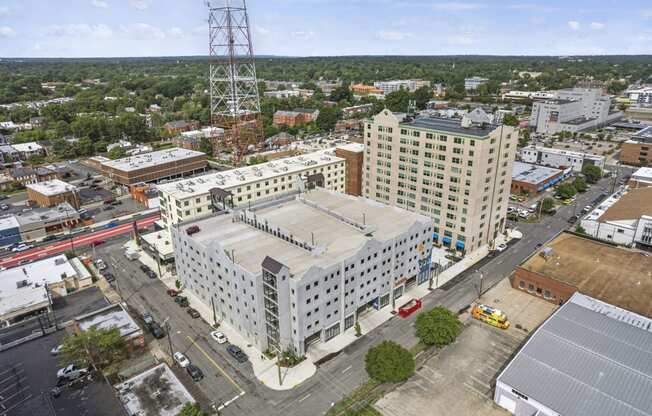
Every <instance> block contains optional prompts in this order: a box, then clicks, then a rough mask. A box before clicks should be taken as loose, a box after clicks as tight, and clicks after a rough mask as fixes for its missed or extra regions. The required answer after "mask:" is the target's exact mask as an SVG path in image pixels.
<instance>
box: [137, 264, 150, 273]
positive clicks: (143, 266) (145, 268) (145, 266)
mask: <svg viewBox="0 0 652 416" xmlns="http://www.w3.org/2000/svg"><path fill="white" fill-rule="evenodd" d="M140 270H142V271H143V272H144V273H147V272H148V271H150V270H152V269H150V268H149V267H147V265H145V264H143V265H141V266H140Z"/></svg>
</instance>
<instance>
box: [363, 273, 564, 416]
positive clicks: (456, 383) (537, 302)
mask: <svg viewBox="0 0 652 416" xmlns="http://www.w3.org/2000/svg"><path fill="white" fill-rule="evenodd" d="M480 301H481V302H483V303H486V304H488V305H491V306H494V307H497V308H500V309H501V310H503V311H504V312H505V313H506V314H507V317H508V319H509V320H510V322H511V326H510V328H509V329H507V330H501V329H497V328H494V327H492V326H490V325H488V324H485V323H483V322H480V321H477V320H475V319H472V318H470V317H469V316H468V314H465V315H464V316H463V317H462V319H463V320H466V322H467V325H466V327H465V329H464V331H463V332H462V334H461V335H460V336H459V338H458V339H457V341H456V342H455V343H454V344H452V345H450V346H448V347H446V348H444V349H443V350H441V351H440V352H439V354H438V355H436V356H434V357H432V358H430V359H429V360H427V361H426V363H425V364H424V365H422V366H421V367H419V368H417V370H416V373H415V375H414V376H413V377H411V378H410V380H408V381H407V382H406V383H405V384H403V385H401V386H400V387H398V388H397V389H396V390H394V391H392V392H391V393H389V394H388V395H386V396H385V397H383V398H382V399H380V400H379V401H378V402H377V403H376V408H377V409H378V410H379V411H380V412H381V413H382V414H383V415H385V416H420V415H426V414H427V415H456V416H476V415H479V414H482V415H491V416H499V415H506V414H508V413H506V412H505V411H504V410H502V409H500V408H498V407H497V406H495V405H494V403H493V389H494V383H495V379H496V377H497V375H498V373H499V372H500V371H501V370H502V368H503V367H504V366H505V365H506V363H507V362H508V361H509V359H510V357H511V356H512V355H513V354H514V353H515V351H517V350H518V348H519V347H520V345H521V344H522V343H523V341H524V340H525V338H526V337H527V335H528V333H530V332H531V331H532V330H534V329H536V327H537V326H538V325H539V324H540V323H541V322H543V320H545V318H547V317H548V316H549V315H550V314H551V313H552V311H553V310H554V309H555V306H554V305H552V304H550V303H548V302H545V301H544V300H542V299H538V298H535V297H533V296H530V295H527V294H524V293H521V292H518V291H517V290H514V289H512V288H511V286H510V284H509V280H508V279H504V280H502V281H501V282H500V283H499V284H498V285H497V286H495V287H494V288H493V289H491V290H490V291H488V292H487V293H485V294H484V295H483V296H482V298H481V299H480Z"/></svg>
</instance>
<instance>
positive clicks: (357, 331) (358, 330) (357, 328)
mask: <svg viewBox="0 0 652 416" xmlns="http://www.w3.org/2000/svg"><path fill="white" fill-rule="evenodd" d="M353 329H354V330H355V336H356V337H359V336H360V335H362V328H360V322H358V321H355V325H353Z"/></svg>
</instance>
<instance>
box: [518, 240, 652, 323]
mask: <svg viewBox="0 0 652 416" xmlns="http://www.w3.org/2000/svg"><path fill="white" fill-rule="evenodd" d="M650 270H652V257H648V256H646V255H645V254H644V253H643V252H641V251H638V250H630V249H626V248H622V247H616V246H614V245H611V244H608V243H602V242H599V241H596V240H593V239H590V238H586V237H580V236H578V235H575V234H572V233H567V232H565V233H562V234H560V235H559V236H557V237H556V238H555V239H553V240H552V241H550V242H549V243H548V244H545V245H544V246H543V247H542V248H541V249H540V250H539V251H538V252H537V253H535V254H534V255H532V256H531V257H530V258H528V259H527V260H526V261H525V262H524V263H522V264H521V265H520V266H518V267H517V268H516V270H515V273H514V277H513V279H512V286H513V287H514V288H515V289H518V290H521V291H523V292H527V293H530V294H531V295H533V296H537V297H540V298H543V299H545V300H547V301H549V302H552V303H556V304H562V303H564V302H566V301H567V300H568V299H570V297H571V296H572V295H573V294H574V293H575V292H578V291H579V292H581V293H583V294H585V295H588V296H591V297H594V298H596V299H599V300H601V301H603V302H607V303H610V304H612V305H616V306H619V307H621V308H624V309H627V310H630V311H632V312H635V313H638V314H640V315H643V316H647V317H652V302H650V299H652V277H650V275H649V272H650Z"/></svg>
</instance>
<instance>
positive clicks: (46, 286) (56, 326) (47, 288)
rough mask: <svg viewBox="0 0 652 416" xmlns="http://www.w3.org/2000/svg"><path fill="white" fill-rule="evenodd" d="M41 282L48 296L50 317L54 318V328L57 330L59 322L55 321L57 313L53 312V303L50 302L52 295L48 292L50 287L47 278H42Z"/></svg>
mask: <svg viewBox="0 0 652 416" xmlns="http://www.w3.org/2000/svg"><path fill="white" fill-rule="evenodd" d="M43 283H44V284H45V294H46V296H47V297H48V304H49V305H50V309H51V310H52V318H53V319H54V329H56V330H57V331H58V330H59V324H58V323H57V315H56V313H55V312H54V305H53V304H52V295H51V293H50V287H49V286H48V282H47V280H45V279H43Z"/></svg>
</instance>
